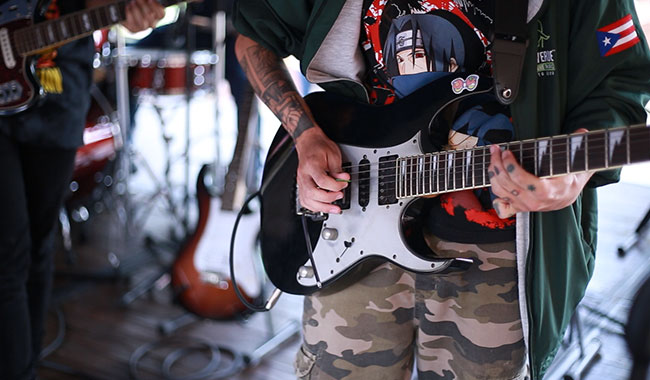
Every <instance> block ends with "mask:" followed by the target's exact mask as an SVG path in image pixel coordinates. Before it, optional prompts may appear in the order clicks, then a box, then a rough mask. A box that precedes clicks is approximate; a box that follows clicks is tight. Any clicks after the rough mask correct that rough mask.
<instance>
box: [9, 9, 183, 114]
mask: <svg viewBox="0 0 650 380" xmlns="http://www.w3.org/2000/svg"><path fill="white" fill-rule="evenodd" d="M128 2H129V0H120V1H116V2H114V3H110V4H106V5H102V6H99V7H94V8H89V9H85V10H81V11H78V12H74V13H70V14H67V15H64V16H61V17H60V18H58V19H55V20H47V21H43V22H39V23H36V24H35V23H34V22H35V20H34V18H35V17H36V15H38V14H39V13H40V12H38V10H40V9H41V8H42V3H43V2H42V1H38V0H31V1H25V0H22V1H6V2H4V4H2V5H0V47H1V48H2V56H1V57H0V115H13V114H16V113H18V112H21V111H24V110H26V109H27V108H29V107H30V106H31V105H33V104H34V103H35V102H36V101H37V100H38V99H39V97H40V96H42V95H43V90H42V89H41V87H40V84H39V82H38V79H37V78H36V75H35V69H34V64H33V63H34V62H33V61H34V55H35V54H38V53H42V52H43V51H45V50H47V49H50V48H53V47H56V46H60V45H63V44H65V43H68V42H70V41H73V40H76V39H79V38H82V37H85V36H88V35H90V34H92V32H94V31H95V30H98V29H102V28H107V27H109V26H112V25H115V24H117V23H119V22H121V21H124V20H126V4H127V3H128ZM159 2H160V3H161V4H162V5H163V6H165V7H167V6H169V5H173V4H176V3H180V2H182V1H174V0H159Z"/></svg>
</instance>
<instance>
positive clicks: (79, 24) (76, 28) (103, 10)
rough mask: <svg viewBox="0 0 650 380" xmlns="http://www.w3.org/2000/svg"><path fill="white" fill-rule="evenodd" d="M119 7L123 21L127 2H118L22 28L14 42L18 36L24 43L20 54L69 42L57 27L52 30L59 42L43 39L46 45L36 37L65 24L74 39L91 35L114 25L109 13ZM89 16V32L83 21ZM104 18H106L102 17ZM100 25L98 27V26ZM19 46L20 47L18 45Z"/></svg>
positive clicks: (16, 32)
mask: <svg viewBox="0 0 650 380" xmlns="http://www.w3.org/2000/svg"><path fill="white" fill-rule="evenodd" d="M115 5H117V9H118V19H120V20H123V19H124V18H125V16H126V15H125V9H126V8H125V6H126V0H123V1H120V2H116V3H113V4H106V5H102V6H99V7H97V8H92V9H86V10H81V11H78V12H74V13H71V14H68V15H64V16H61V17H59V18H57V19H54V20H47V21H43V22H40V23H38V24H35V25H32V26H29V27H26V28H21V29H18V30H17V31H15V32H14V41H16V39H17V37H16V35H20V36H21V37H20V39H21V40H22V42H23V49H24V50H19V53H20V54H24V53H26V52H30V51H35V50H39V49H42V48H44V47H45V46H49V45H51V44H56V43H59V42H63V41H65V40H67V39H68V38H70V37H64V36H61V29H60V27H59V28H57V27H56V25H55V26H54V27H53V28H52V30H53V31H54V33H55V38H56V40H57V41H55V42H52V41H51V40H50V42H45V38H42V41H43V42H44V43H39V41H38V38H37V37H36V33H40V35H41V36H45V35H46V33H47V29H46V27H47V26H48V25H54V24H61V23H63V24H65V26H66V28H69V29H71V30H72V31H73V33H72V38H75V37H79V36H81V35H83V34H85V33H90V32H93V31H94V30H97V29H101V28H105V27H108V26H110V25H112V24H113V23H111V22H110V21H109V17H108V16H107V12H108V10H109V8H110V7H111V6H115ZM84 14H88V15H89V18H90V20H89V21H90V22H91V23H92V24H93V25H91V29H90V30H88V29H87V28H84V27H83V20H81V17H82V15H84ZM102 16H104V17H102ZM97 24H98V25H97ZM32 28H33V32H32V33H27V31H28V30H29V29H32ZM17 46H18V45H17Z"/></svg>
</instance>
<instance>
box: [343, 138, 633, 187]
mask: <svg viewBox="0 0 650 380" xmlns="http://www.w3.org/2000/svg"><path fill="white" fill-rule="evenodd" d="M641 144H642V143H637V142H631V143H630V146H631V147H632V148H634V147H636V145H641ZM644 145H645V144H644ZM590 146H593V147H594V148H603V147H604V146H605V145H604V144H598V145H597V142H592V144H591V145H590ZM531 150H532V151H534V150H536V149H529V150H528V151H531ZM513 153H514V154H516V155H519V153H520V151H519V150H515V151H514V152H513ZM521 153H522V154H526V150H525V149H524V150H523V151H521ZM450 154H451V153H449V154H441V155H438V157H440V158H441V159H439V160H437V163H435V162H434V161H435V160H433V159H431V158H432V157H433V156H426V155H423V156H421V157H422V158H425V157H428V158H429V160H428V161H427V162H424V161H422V160H420V161H419V162H417V161H418V160H417V158H415V157H413V159H412V160H411V161H416V162H414V163H406V164H405V165H401V166H400V167H399V170H401V171H402V173H403V174H411V172H412V171H413V169H414V168H416V169H420V168H424V171H423V170H416V171H419V172H424V173H426V172H428V171H437V172H441V173H442V172H446V173H449V174H450V175H451V174H456V175H458V174H462V173H468V174H471V173H475V174H476V173H481V174H482V173H483V171H484V170H483V168H482V167H480V168H477V166H483V164H485V166H486V167H485V168H486V169H487V167H488V166H489V165H490V160H489V157H490V154H488V153H487V150H484V151H483V152H482V153H480V154H475V155H473V158H472V159H473V163H472V164H471V166H472V169H468V168H467V164H466V162H467V159H468V158H467V156H463V155H458V154H454V157H453V158H452V161H451V162H452V163H450V160H449V159H448V157H449V155H450ZM566 156H567V152H566V150H564V151H554V152H553V153H552V154H550V153H549V154H547V155H545V156H544V157H543V158H542V161H541V165H538V163H539V162H531V161H533V160H534V157H533V156H528V157H525V158H524V161H525V162H524V164H523V166H524V169H526V170H527V171H531V172H534V170H535V168H537V169H538V174H540V175H542V176H543V175H549V176H550V175H551V163H550V162H551V161H550V160H553V168H554V169H555V168H556V167H557V169H556V170H553V175H555V174H568V173H571V172H573V171H571V170H570V171H569V172H568V173H567V171H566V166H567V165H566V164H567V157H566ZM477 157H481V160H477V159H476V158H477ZM546 157H550V159H547V158H546ZM583 157H584V156H583V154H580V157H579V158H580V161H577V160H576V162H579V163H581V164H582V165H583V166H584V165H585V162H586V164H588V163H590V162H591V163H592V165H591V166H592V168H593V166H594V165H593V163H594V161H596V160H598V161H596V162H600V161H602V162H603V163H605V161H606V160H605V157H604V156H603V155H602V154H601V153H587V160H586V161H585V160H584V159H583ZM527 160H528V161H527ZM397 161H398V160H389V161H384V162H382V163H381V164H384V165H385V164H390V167H388V168H381V169H379V168H377V166H379V165H380V164H379V163H371V164H365V165H358V166H345V167H344V169H354V168H360V167H362V166H364V167H368V166H369V167H370V168H371V169H370V170H365V169H364V170H359V171H358V172H355V174H368V173H373V172H375V171H376V170H379V171H381V170H395V169H396V168H395V167H396V166H397V165H396V163H397ZM407 161H408V159H402V162H407ZM537 161H539V159H538V160H537ZM608 161H609V160H608ZM626 161H627V160H626ZM625 163H627V162H625ZM531 164H532V165H534V166H533V167H531V166H530V165H531ZM610 164H611V163H610ZM431 166H434V168H433V169H430V168H431ZM575 166H576V164H575V162H574V163H573V164H572V167H575ZM607 166H608V165H607V164H605V166H602V167H600V165H599V167H597V168H595V169H606V167H607ZM449 167H452V170H451V171H450V170H449ZM402 169H403V170H402ZM546 173H548V174H546ZM395 175H396V174H386V175H382V176H378V177H373V178H380V179H381V178H383V177H386V176H395Z"/></svg>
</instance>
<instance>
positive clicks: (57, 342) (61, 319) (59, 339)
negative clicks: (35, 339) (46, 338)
mask: <svg viewBox="0 0 650 380" xmlns="http://www.w3.org/2000/svg"><path fill="white" fill-rule="evenodd" d="M54 312H55V313H56V319H57V327H58V328H57V333H56V337H55V338H54V340H53V341H52V342H51V343H50V344H48V345H47V346H46V347H45V348H43V349H42V350H41V353H40V354H39V355H38V359H39V360H43V359H45V358H46V357H47V356H48V355H50V354H51V353H52V352H54V351H56V349H57V348H59V347H60V346H61V345H62V344H63V341H64V340H65V314H63V310H62V309H61V307H60V306H59V307H57V308H56V309H55V310H54Z"/></svg>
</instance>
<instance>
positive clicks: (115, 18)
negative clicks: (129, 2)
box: [108, 5, 120, 22]
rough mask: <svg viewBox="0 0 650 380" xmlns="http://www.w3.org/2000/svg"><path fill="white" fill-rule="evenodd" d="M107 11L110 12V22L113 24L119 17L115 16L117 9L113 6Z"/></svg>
mask: <svg viewBox="0 0 650 380" xmlns="http://www.w3.org/2000/svg"><path fill="white" fill-rule="evenodd" d="M108 10H109V11H110V12H111V20H113V22H118V21H119V19H120V17H119V16H118V14H117V8H116V7H115V5H111V6H110V7H109V8H108Z"/></svg>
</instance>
